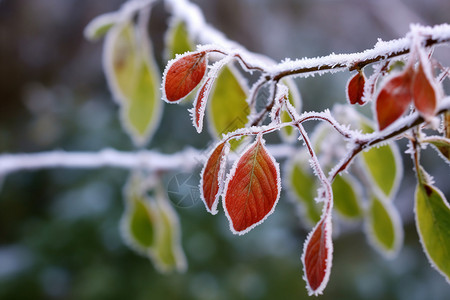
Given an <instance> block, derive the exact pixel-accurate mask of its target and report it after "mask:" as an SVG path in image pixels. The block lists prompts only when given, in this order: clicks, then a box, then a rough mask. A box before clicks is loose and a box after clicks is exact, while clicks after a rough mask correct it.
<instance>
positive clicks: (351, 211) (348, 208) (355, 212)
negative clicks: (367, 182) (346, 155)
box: [331, 174, 362, 219]
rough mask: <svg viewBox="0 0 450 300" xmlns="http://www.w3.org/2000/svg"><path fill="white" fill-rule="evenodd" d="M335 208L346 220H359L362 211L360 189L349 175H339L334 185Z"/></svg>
mask: <svg viewBox="0 0 450 300" xmlns="http://www.w3.org/2000/svg"><path fill="white" fill-rule="evenodd" d="M331 186H332V188H333V198H334V208H335V209H336V211H337V212H338V213H339V214H340V215H341V216H343V217H345V218H350V219H353V218H358V217H360V216H361V213H362V209H361V205H360V200H359V198H360V197H361V196H360V193H359V189H358V188H359V187H358V186H357V183H356V180H355V179H354V178H353V177H351V176H350V175H348V174H345V175H338V176H336V178H335V179H334V181H333V183H332V185H331Z"/></svg>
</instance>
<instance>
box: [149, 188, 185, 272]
mask: <svg viewBox="0 0 450 300" xmlns="http://www.w3.org/2000/svg"><path fill="white" fill-rule="evenodd" d="M156 203H157V207H158V211H159V216H160V222H161V223H160V226H161V231H160V232H159V235H158V237H157V244H156V248H155V252H154V257H155V261H154V262H155V265H156V267H157V268H158V269H159V270H160V271H161V272H172V271H178V272H184V271H185V270H186V267H187V264H186V257H185V255H184V252H183V249H182V247H181V232H180V223H179V220H178V215H177V214H176V212H175V210H174V209H173V208H172V206H171V205H170V203H169V201H168V200H167V198H165V197H161V195H160V196H158V198H157V201H156Z"/></svg>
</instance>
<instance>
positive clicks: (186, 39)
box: [165, 19, 195, 59]
mask: <svg viewBox="0 0 450 300" xmlns="http://www.w3.org/2000/svg"><path fill="white" fill-rule="evenodd" d="M165 41H166V49H167V52H168V55H167V57H168V59H174V58H175V56H176V55H177V54H183V53H186V52H190V51H193V50H194V49H195V45H194V43H193V42H192V40H191V38H190V36H189V32H188V30H187V28H186V23H185V22H184V21H183V20H181V19H174V20H173V21H171V24H170V26H169V29H168V30H167V33H166V37H165Z"/></svg>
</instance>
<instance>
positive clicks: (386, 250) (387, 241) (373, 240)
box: [366, 196, 403, 258]
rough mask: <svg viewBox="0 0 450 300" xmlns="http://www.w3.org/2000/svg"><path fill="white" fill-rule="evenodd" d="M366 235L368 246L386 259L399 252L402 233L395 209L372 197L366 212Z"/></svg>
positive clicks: (382, 200)
mask: <svg viewBox="0 0 450 300" xmlns="http://www.w3.org/2000/svg"><path fill="white" fill-rule="evenodd" d="M366 233H367V236H368V240H369V242H370V244H371V245H372V246H373V247H374V248H375V249H376V250H378V251H379V252H380V253H381V254H383V255H385V256H386V257H387V258H393V257H394V256H396V255H397V253H398V252H399V250H400V247H401V245H402V241H403V231H402V227H401V224H400V216H399V214H398V212H397V210H396V209H395V207H394V206H393V205H392V204H391V202H388V201H387V200H384V199H382V198H378V197H376V196H373V197H372V198H371V200H370V205H369V208H368V212H367V221H366Z"/></svg>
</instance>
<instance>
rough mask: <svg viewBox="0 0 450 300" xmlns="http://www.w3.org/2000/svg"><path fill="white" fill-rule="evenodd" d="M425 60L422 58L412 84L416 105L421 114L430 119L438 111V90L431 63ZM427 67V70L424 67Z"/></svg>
mask: <svg viewBox="0 0 450 300" xmlns="http://www.w3.org/2000/svg"><path fill="white" fill-rule="evenodd" d="M421 56H422V55H421ZM424 62H425V60H424V59H421V60H420V63H419V66H418V68H417V70H416V72H415V73H414V79H413V85H412V86H413V98H414V106H415V107H416V108H417V110H418V111H419V112H420V114H421V115H422V116H423V117H424V118H425V119H426V120H428V119H430V118H431V117H433V116H434V115H435V113H436V107H437V92H436V88H435V86H434V83H433V81H434V78H433V76H432V74H431V70H430V69H431V65H430V64H429V63H427V64H425V63H424ZM424 64H425V65H424ZM425 67H427V70H425V69H424V68H425Z"/></svg>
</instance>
